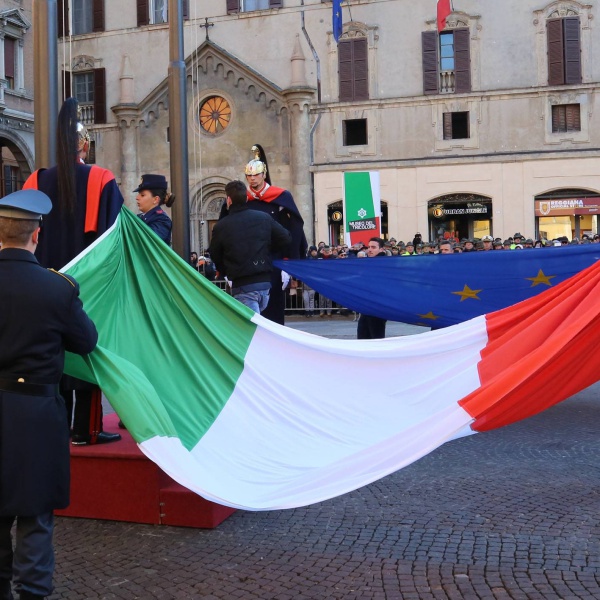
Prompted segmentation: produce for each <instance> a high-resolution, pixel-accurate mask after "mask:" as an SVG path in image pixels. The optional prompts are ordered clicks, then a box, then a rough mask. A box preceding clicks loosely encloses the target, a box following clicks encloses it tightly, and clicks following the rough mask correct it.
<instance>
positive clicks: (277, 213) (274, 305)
mask: <svg viewBox="0 0 600 600" xmlns="http://www.w3.org/2000/svg"><path fill="white" fill-rule="evenodd" d="M248 205H249V206H250V208H251V209H252V210H256V211H260V212H264V213H267V214H268V215H270V216H271V218H273V219H274V220H275V221H277V223H279V224H280V225H282V226H283V227H285V229H287V230H288V231H289V232H290V235H291V236H292V242H291V244H290V246H289V249H288V251H287V253H285V254H283V253H278V254H277V253H276V254H274V255H273V258H274V259H276V258H304V257H305V256H306V249H307V248H308V244H307V242H306V235H305V234H304V221H303V220H302V217H301V216H300V213H299V212H298V208H297V207H296V203H295V202H294V198H293V196H292V194H291V193H290V192H289V191H288V190H283V191H282V192H281V194H280V195H279V196H278V197H277V198H276V199H275V200H271V202H264V201H263V200H251V201H249V202H248ZM281 285H282V283H281V270H280V269H278V268H276V267H275V268H274V269H273V271H272V272H271V294H270V296H269V304H268V305H267V308H266V309H265V310H263V312H262V313H261V315H262V316H263V317H266V318H267V319H269V320H270V321H273V322H275V323H279V324H280V325H283V324H284V323H285V292H284V291H283V290H282V287H281Z"/></svg>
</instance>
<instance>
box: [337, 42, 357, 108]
mask: <svg viewBox="0 0 600 600" xmlns="http://www.w3.org/2000/svg"><path fill="white" fill-rule="evenodd" d="M338 76H339V80H340V102H348V101H350V100H353V99H354V90H353V86H352V40H342V41H340V42H338Z"/></svg>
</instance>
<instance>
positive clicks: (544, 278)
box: [525, 269, 556, 287]
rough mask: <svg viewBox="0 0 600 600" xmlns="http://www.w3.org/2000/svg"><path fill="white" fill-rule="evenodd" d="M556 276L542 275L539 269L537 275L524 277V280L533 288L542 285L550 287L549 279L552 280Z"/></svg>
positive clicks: (542, 272)
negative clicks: (527, 280)
mask: <svg viewBox="0 0 600 600" xmlns="http://www.w3.org/2000/svg"><path fill="white" fill-rule="evenodd" d="M555 277H556V275H544V271H542V270H541V269H540V270H539V271H538V274H537V275H536V276H535V277H525V279H529V281H531V282H532V283H531V287H535V286H536V285H540V284H541V283H544V284H545V285H547V286H551V285H552V284H551V283H550V280H551V279H554V278H555Z"/></svg>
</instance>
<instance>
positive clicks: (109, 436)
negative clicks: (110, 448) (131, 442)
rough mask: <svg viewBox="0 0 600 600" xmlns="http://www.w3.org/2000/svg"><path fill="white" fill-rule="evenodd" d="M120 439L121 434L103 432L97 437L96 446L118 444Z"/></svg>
mask: <svg viewBox="0 0 600 600" xmlns="http://www.w3.org/2000/svg"><path fill="white" fill-rule="evenodd" d="M120 439H121V434H120V433H108V432H106V431H101V432H100V433H99V434H98V436H97V437H96V444H110V442H118V441H119V440H120Z"/></svg>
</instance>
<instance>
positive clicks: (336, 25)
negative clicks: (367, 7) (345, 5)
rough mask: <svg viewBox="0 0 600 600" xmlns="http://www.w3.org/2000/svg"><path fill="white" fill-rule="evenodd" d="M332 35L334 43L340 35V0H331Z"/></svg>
mask: <svg viewBox="0 0 600 600" xmlns="http://www.w3.org/2000/svg"><path fill="white" fill-rule="evenodd" d="M332 4H333V21H332V25H333V37H334V38H335V41H336V43H337V42H338V40H339V39H340V36H341V35H342V0H333V2H332Z"/></svg>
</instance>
